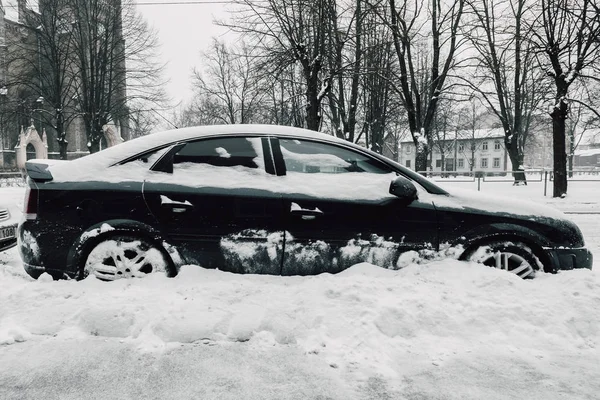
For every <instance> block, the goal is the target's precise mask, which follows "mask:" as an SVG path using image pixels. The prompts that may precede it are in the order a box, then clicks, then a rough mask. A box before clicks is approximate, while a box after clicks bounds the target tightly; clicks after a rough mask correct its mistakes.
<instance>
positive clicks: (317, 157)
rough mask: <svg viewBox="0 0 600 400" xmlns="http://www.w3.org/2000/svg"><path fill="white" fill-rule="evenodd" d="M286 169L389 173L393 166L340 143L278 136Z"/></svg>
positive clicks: (328, 172) (292, 170)
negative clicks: (343, 146) (337, 144)
mask: <svg viewBox="0 0 600 400" xmlns="http://www.w3.org/2000/svg"><path fill="white" fill-rule="evenodd" d="M279 144H280V147H281V152H282V154H283V160H284V162H285V167H286V171H288V172H300V173H305V174H314V173H325V174H344V173H351V172H362V173H371V174H388V173H390V172H392V169H391V168H390V167H388V166H387V165H385V164H383V163H381V162H379V161H378V160H376V159H373V158H371V157H369V156H367V155H364V154H361V153H359V152H355V151H352V150H348V149H344V148H342V147H338V146H334V145H330V144H326V143H320V142H313V141H309V140H298V139H279Z"/></svg>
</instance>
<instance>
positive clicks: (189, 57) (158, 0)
mask: <svg viewBox="0 0 600 400" xmlns="http://www.w3.org/2000/svg"><path fill="white" fill-rule="evenodd" d="M1 1H2V4H3V5H4V6H5V11H6V14H7V16H8V17H9V18H11V19H16V18H17V9H16V4H17V0H1ZM134 1H135V2H136V3H137V4H138V6H137V7H138V10H139V12H140V13H142V15H143V16H144V17H145V18H146V20H147V21H148V22H149V23H150V24H151V25H152V26H153V27H154V28H155V29H156V30H157V32H158V36H159V40H160V42H161V56H162V59H163V60H164V61H165V62H167V63H168V66H167V71H166V76H165V78H167V79H169V84H168V86H167V90H168V93H169V95H170V96H171V97H172V98H173V100H174V101H173V102H174V103H177V102H179V101H185V100H187V99H189V98H190V96H191V88H190V75H191V70H192V68H193V67H194V66H198V67H201V66H202V60H201V58H200V51H201V50H204V49H206V48H207V47H208V45H210V41H211V37H213V36H219V35H223V33H224V32H226V30H225V29H224V28H222V27H218V26H215V25H214V24H213V21H214V19H215V18H216V19H225V18H226V17H227V12H226V3H227V2H225V1H219V0H216V1H215V0H134ZM27 3H28V5H29V6H30V7H32V8H35V7H36V6H37V1H35V0H28V1H27ZM185 3H187V4H185Z"/></svg>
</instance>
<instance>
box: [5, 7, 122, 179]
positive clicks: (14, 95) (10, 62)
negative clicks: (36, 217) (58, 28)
mask: <svg viewBox="0 0 600 400" xmlns="http://www.w3.org/2000/svg"><path fill="white" fill-rule="evenodd" d="M115 1H118V0H115ZM15 2H16V7H10V8H9V7H6V4H4V5H3V3H2V0H0V169H14V168H15V167H16V158H15V146H17V145H18V143H19V137H20V133H21V131H22V130H25V131H26V130H27V128H28V127H30V126H32V125H33V126H35V128H36V130H37V132H39V133H40V135H43V134H44V133H45V134H46V136H47V140H46V143H47V146H48V152H47V153H48V157H49V158H59V144H58V141H57V138H58V132H57V131H56V130H55V128H54V122H55V120H56V117H55V111H56V110H54V108H53V107H52V106H51V105H50V104H49V101H48V100H46V99H44V96H43V95H42V94H41V93H40V91H36V90H35V89H33V88H34V87H35V85H28V84H27V82H23V80H25V79H30V80H33V81H35V80H36V79H39V81H40V82H41V80H42V78H41V76H40V77H37V76H35V75H36V74H39V75H42V74H43V73H44V72H43V71H45V70H47V68H45V66H44V65H43V63H42V61H41V60H42V59H41V57H40V53H41V51H40V50H39V49H40V47H39V46H40V38H39V34H38V31H37V30H38V29H40V27H41V25H40V26H37V27H36V26H30V25H33V23H31V22H30V23H29V24H28V23H27V21H36V20H37V21H39V20H40V16H44V15H49V14H43V13H44V8H43V4H44V3H43V2H39V5H40V9H39V10H33V9H31V8H29V7H28V6H27V5H28V2H27V0H15ZM53 11H54V12H56V11H55V10H53ZM65 12H66V13H68V11H65ZM40 13H42V14H40ZM23 49H30V51H31V52H32V53H31V54H25V55H20V53H22V52H23V51H24V50H23ZM35 49H38V50H37V51H36V50H35ZM117 50H118V51H124V50H123V49H122V48H119V49H117ZM16 53H19V55H18V56H16V57H15V54H16ZM24 57H29V64H31V59H32V58H37V60H38V61H39V67H38V68H37V72H35V73H30V74H29V75H27V71H25V72H26V73H23V70H24V69H25V67H24V64H23V63H22V62H20V61H19V59H22V58H24ZM122 60H124V57H123V58H122ZM33 61H34V62H36V63H37V62H38V61H36V60H33ZM123 63H124V61H123ZM117 68H121V69H120V70H122V71H124V65H120V66H117ZM30 82H32V81H30ZM121 82H122V85H119V88H117V90H115V91H114V96H120V98H119V100H121V101H122V102H123V104H125V101H126V100H123V99H126V84H125V79H122V80H121ZM121 86H122V87H121ZM77 95H78V94H77V92H73V93H72V95H71V94H70V95H69V98H71V97H72V98H77V97H76V96H77ZM62 108H63V109H64V110H65V111H64V113H65V115H66V116H67V118H66V119H67V120H68V121H69V123H68V124H66V126H65V130H64V132H66V141H67V143H68V144H67V158H69V159H72V158H77V157H81V156H83V155H85V154H88V153H89V150H88V138H87V136H86V131H85V126H84V122H83V119H82V118H81V117H80V116H79V115H81V113H79V114H78V113H77V112H76V111H75V109H74V108H70V109H67V108H66V107H62ZM123 114H124V115H125V114H126V110H125V111H124V112H123ZM117 119H118V121H119V122H118V125H119V126H124V127H127V126H128V125H127V122H126V121H125V120H126V119H127V116H124V117H122V116H118V117H117ZM124 121H125V122H124ZM113 131H116V132H117V135H118V136H121V134H123V136H124V137H126V138H127V137H128V131H127V129H122V130H121V129H120V128H117V127H114V129H113ZM101 146H102V147H105V146H106V141H105V140H103V143H102V145H101ZM34 156H35V152H34V149H33V146H27V157H28V158H32V157H34Z"/></svg>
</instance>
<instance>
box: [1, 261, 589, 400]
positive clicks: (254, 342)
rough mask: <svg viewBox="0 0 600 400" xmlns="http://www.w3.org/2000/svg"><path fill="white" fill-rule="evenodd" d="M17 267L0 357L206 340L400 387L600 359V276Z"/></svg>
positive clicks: (460, 268)
mask: <svg viewBox="0 0 600 400" xmlns="http://www.w3.org/2000/svg"><path fill="white" fill-rule="evenodd" d="M13 268H14V267H11V266H7V265H0V344H2V345H13V344H15V343H19V342H23V341H30V340H40V338H41V337H45V336H51V337H52V336H56V337H64V338H72V337H76V338H82V337H90V336H101V337H109V338H121V339H122V340H125V341H129V342H131V343H132V344H134V345H135V346H137V347H138V349H139V350H140V351H143V352H147V351H163V350H165V349H168V348H170V347H172V346H174V345H176V344H177V343H202V342H203V341H210V342H215V343H228V342H229V343H231V342H248V344H249V345H251V346H254V347H259V348H272V347H273V346H296V347H299V348H301V349H302V350H303V352H304V353H305V354H306V356H307V357H318V358H319V359H321V360H322V361H323V362H325V363H327V364H328V365H330V366H331V367H332V368H339V369H340V370H341V371H343V373H344V374H350V375H351V376H352V377H353V378H352V379H356V380H357V382H365V381H366V380H368V379H370V378H371V377H374V376H376V377H379V378H380V379H384V380H387V381H388V385H392V386H393V385H399V384H400V383H401V379H400V378H401V377H402V376H403V374H405V373H406V372H407V371H408V370H413V372H414V371H415V370H419V369H423V368H428V367H431V365H434V366H441V365H443V364H445V363H456V362H464V360H465V359H467V360H470V361H473V360H472V359H473V358H480V357H482V358H487V357H494V356H495V355H499V354H501V355H503V357H504V356H506V355H507V354H508V355H511V354H513V355H517V354H520V355H521V356H526V357H538V358H547V359H555V360H559V359H562V358H564V357H567V358H569V357H580V358H581V357H583V358H585V359H587V358H590V359H596V360H597V359H598V357H599V356H600V352H599V350H598V349H600V314H598V312H597V307H598V304H600V274H598V273H597V272H593V271H588V270H585V271H570V272H562V273H560V274H557V275H549V274H538V277H537V278H536V279H535V280H529V281H525V280H521V279H519V278H517V277H516V276H513V275H512V274H509V273H507V272H504V271H498V270H495V269H492V268H486V267H483V266H482V265H479V264H474V263H466V262H460V261H456V260H445V261H433V262H431V263H428V264H422V265H416V264H410V265H408V266H407V267H406V268H403V269H401V270H397V271H392V270H387V269H382V268H378V267H375V266H373V265H371V264H366V263H363V264H358V265H355V266H353V267H351V268H349V269H348V270H346V271H344V272H342V273H340V274H337V275H329V274H322V275H318V276H311V277H279V276H259V275H236V274H231V273H226V272H221V271H215V270H206V269H202V268H199V267H196V266H186V267H183V268H182V270H181V272H180V274H179V275H178V276H177V277H176V278H173V279H168V278H165V277H164V276H161V275H153V276H149V277H147V278H145V279H138V280H121V281H116V282H111V283H106V282H101V281H99V280H97V279H96V278H94V277H89V278H87V279H85V280H84V281H81V282H75V281H59V282H52V281H51V280H48V279H43V278H42V279H41V280H38V281H31V280H29V279H27V278H24V277H23V276H22V275H20V274H15V273H14V271H13ZM521 356H520V357H521ZM396 389H398V390H399V389H400V388H399V387H397V388H396Z"/></svg>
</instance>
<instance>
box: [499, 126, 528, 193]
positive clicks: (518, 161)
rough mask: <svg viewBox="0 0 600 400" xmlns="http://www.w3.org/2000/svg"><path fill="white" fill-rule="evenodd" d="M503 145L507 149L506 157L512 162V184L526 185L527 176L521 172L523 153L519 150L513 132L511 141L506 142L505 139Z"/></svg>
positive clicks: (516, 138)
mask: <svg viewBox="0 0 600 400" xmlns="http://www.w3.org/2000/svg"><path fill="white" fill-rule="evenodd" d="M504 145H505V146H506V149H507V150H508V157H509V158H510V163H511V164H512V172H513V179H514V183H513V185H517V186H518V185H527V177H526V176H525V172H523V171H524V170H523V158H524V155H523V154H522V153H521V152H520V151H519V143H518V136H517V135H516V134H514V133H513V134H512V135H511V141H510V142H508V140H507V139H505V140H504Z"/></svg>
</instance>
